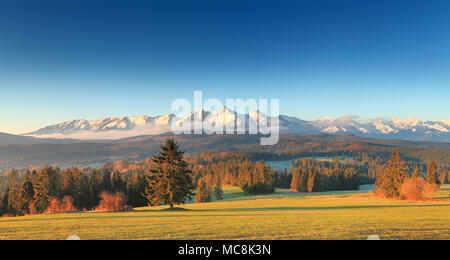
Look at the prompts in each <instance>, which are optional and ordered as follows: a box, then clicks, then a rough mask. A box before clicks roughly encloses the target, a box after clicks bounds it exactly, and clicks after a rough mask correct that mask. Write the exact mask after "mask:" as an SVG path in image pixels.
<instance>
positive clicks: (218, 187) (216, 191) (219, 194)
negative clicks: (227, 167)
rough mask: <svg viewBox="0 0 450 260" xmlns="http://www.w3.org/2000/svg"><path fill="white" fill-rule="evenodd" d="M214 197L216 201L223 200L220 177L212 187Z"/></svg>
mask: <svg viewBox="0 0 450 260" xmlns="http://www.w3.org/2000/svg"><path fill="white" fill-rule="evenodd" d="M214 196H215V197H216V199H218V200H222V199H223V189H222V178H220V176H218V177H217V180H216V185H215V186H214Z"/></svg>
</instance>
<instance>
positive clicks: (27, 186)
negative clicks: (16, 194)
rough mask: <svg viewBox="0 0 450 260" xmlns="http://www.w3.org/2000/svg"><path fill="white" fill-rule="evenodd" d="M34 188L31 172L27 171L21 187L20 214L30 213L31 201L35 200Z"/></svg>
mask: <svg viewBox="0 0 450 260" xmlns="http://www.w3.org/2000/svg"><path fill="white" fill-rule="evenodd" d="M33 197H34V188H33V182H32V180H31V173H30V172H29V171H27V172H26V173H25V176H24V177H23V180H22V186H21V188H20V206H19V210H20V215H25V214H27V213H28V208H29V206H30V203H31V202H32V201H33Z"/></svg>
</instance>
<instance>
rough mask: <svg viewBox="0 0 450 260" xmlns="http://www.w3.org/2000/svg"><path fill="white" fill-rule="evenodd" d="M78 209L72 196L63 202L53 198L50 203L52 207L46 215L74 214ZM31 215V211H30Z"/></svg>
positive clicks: (46, 211) (66, 197)
mask: <svg viewBox="0 0 450 260" xmlns="http://www.w3.org/2000/svg"><path fill="white" fill-rule="evenodd" d="M74 211H77V208H75V206H74V205H73V199H72V197H70V196H65V197H64V198H63V199H62V200H58V199H56V198H53V199H52V200H51V201H50V205H49V206H48V207H47V209H46V210H45V213H46V214H52V213H62V212H74ZM30 213H31V209H30Z"/></svg>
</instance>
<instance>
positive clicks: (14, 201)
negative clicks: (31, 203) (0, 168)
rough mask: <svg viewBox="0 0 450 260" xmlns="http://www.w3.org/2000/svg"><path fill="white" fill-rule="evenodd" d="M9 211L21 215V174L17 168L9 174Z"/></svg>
mask: <svg viewBox="0 0 450 260" xmlns="http://www.w3.org/2000/svg"><path fill="white" fill-rule="evenodd" d="M8 190H9V192H8V208H7V211H8V212H9V213H11V214H13V215H20V211H21V210H20V183H19V176H18V174H17V172H16V171H15V170H13V171H12V172H11V175H10V176H9V188H8Z"/></svg>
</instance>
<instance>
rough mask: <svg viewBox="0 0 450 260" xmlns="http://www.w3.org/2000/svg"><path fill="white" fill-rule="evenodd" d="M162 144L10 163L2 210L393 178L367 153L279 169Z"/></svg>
mask: <svg viewBox="0 0 450 260" xmlns="http://www.w3.org/2000/svg"><path fill="white" fill-rule="evenodd" d="M169 140H171V139H169ZM172 141H173V140H172ZM165 145H166V146H164V145H162V146H161V149H162V150H161V151H162V152H161V153H160V154H159V155H158V156H154V157H153V158H149V159H147V160H144V161H137V162H131V161H120V162H111V163H107V164H105V165H104V166H103V167H100V168H89V167H88V168H77V167H72V168H68V169H60V168H58V167H52V166H45V167H42V168H39V169H22V170H12V171H11V172H9V174H8V175H6V176H2V177H1V179H0V187H1V191H2V192H1V196H0V214H1V215H4V214H8V215H27V214H41V213H48V212H58V211H63V212H64V211H90V210H99V209H101V206H99V205H104V204H105V203H108V202H107V201H105V200H106V199H105V198H108V199H111V200H113V202H112V204H114V203H115V204H117V203H119V204H122V206H117V205H116V206H112V207H113V208H114V209H116V208H120V209H126V207H125V205H127V206H128V207H142V206H147V205H161V204H163V205H171V206H173V204H182V203H184V202H186V201H188V200H192V199H193V198H194V197H195V195H196V194H197V198H196V202H207V201H210V200H211V199H212V198H216V199H220V198H221V196H222V195H221V186H222V185H233V186H239V187H240V188H241V189H242V190H243V191H244V192H245V193H247V194H265V193H272V192H274V189H275V188H285V189H290V190H291V191H294V192H305V193H306V192H322V191H336V190H357V189H358V188H359V186H360V185H362V184H375V183H376V182H377V185H378V187H382V186H383V185H384V184H386V179H387V180H388V183H387V184H386V185H387V186H389V185H390V184H391V183H390V182H389V178H390V177H389V176H390V175H388V174H387V173H386V172H389V171H388V170H389V167H392V166H391V164H392V161H385V160H383V159H382V158H379V157H370V156H366V155H364V154H363V155H362V156H361V157H359V158H356V157H353V158H349V157H346V156H345V155H341V156H335V157H334V158H333V159H329V160H326V161H319V160H315V159H314V158H302V159H298V160H294V161H293V163H292V164H291V166H290V169H285V170H283V171H280V170H278V169H272V168H271V167H270V163H267V162H265V161H264V160H255V156H254V154H250V153H242V152H228V153H214V152H204V153H202V154H200V155H198V156H189V155H185V154H184V153H183V152H182V151H181V150H180V148H179V146H178V145H177V144H174V143H166V144H165ZM165 147H171V148H167V149H166V148H165ZM164 149H166V150H164ZM172 150H173V151H175V152H173V151H172ZM172 153H174V154H176V156H175V157H176V160H175V161H174V162H175V165H178V166H176V167H178V168H176V169H175V170H174V171H173V172H177V173H180V172H183V174H182V175H180V176H181V177H180V176H179V177H176V178H173V180H176V181H178V182H179V187H182V189H183V190H184V192H183V194H181V195H180V193H174V192H172V191H170V190H168V189H167V186H168V183H165V182H163V181H162V180H168V179H170V177H167V176H170V171H171V169H172V168H170V167H172V166H171V165H174V164H172V163H171V161H168V160H169V159H168V158H169V157H170V158H173V157H174V156H172V155H170V154H172ZM395 158H397V160H398V161H400V160H401V159H400V154H398V153H396V154H395ZM258 159H259V158H258ZM391 160H392V159H391ZM180 167H181V168H180ZM399 167H400V166H399ZM391 171H392V170H391ZM398 171H401V179H402V180H403V179H405V178H407V177H408V176H413V175H414V174H415V175H416V176H419V175H420V176H422V175H425V174H424V171H428V174H426V175H427V180H428V181H429V182H433V183H439V184H441V183H442V184H445V183H449V180H450V176H449V174H450V171H449V169H448V167H447V168H446V167H442V166H439V165H437V164H436V163H435V162H434V161H433V162H432V163H430V164H429V165H423V164H419V163H417V162H408V161H403V160H402V164H401V167H400V168H399V170H398ZM398 171H397V172H398ZM164 174H165V175H164ZM164 176H165V177H164ZM399 176H400V175H399ZM377 178H378V181H377ZM430 179H431V180H430ZM180 180H182V181H181V182H180ZM402 183H403V182H402ZM402 183H400V184H402ZM400 184H399V185H400ZM169 186H170V185H169ZM400 189H401V188H400V186H398V187H397V188H394V190H391V191H389V192H391V193H392V194H391V193H389V194H387V196H386V197H399V196H400V192H401V191H400ZM165 191H168V192H165ZM167 194H169V195H167ZM168 196H169V197H170V198H171V199H169V197H168Z"/></svg>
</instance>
